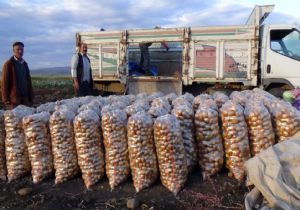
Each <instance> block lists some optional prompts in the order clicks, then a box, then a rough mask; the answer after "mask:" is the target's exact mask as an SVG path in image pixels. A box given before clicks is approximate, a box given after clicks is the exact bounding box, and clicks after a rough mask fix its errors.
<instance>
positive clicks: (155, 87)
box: [127, 76, 182, 95]
mask: <svg viewBox="0 0 300 210" xmlns="http://www.w3.org/2000/svg"><path fill="white" fill-rule="evenodd" d="M127 85H128V86H127V94H138V93H142V92H146V93H153V92H157V91H161V92H163V93H164V94H168V93H176V94H177V95H181V92H182V80H181V79H179V78H175V77H149V76H147V77H129V79H128V84H127Z"/></svg>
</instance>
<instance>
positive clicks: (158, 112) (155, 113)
mask: <svg viewBox="0 0 300 210" xmlns="http://www.w3.org/2000/svg"><path fill="white" fill-rule="evenodd" d="M148 114H150V115H151V116H152V117H153V118H157V117H160V116H163V115H166V114H168V111H167V110H166V109H165V108H163V107H157V106H151V108H150V109H149V110H148Z"/></svg>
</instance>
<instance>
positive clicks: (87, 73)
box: [71, 43, 93, 96]
mask: <svg viewBox="0 0 300 210" xmlns="http://www.w3.org/2000/svg"><path fill="white" fill-rule="evenodd" d="M79 47H80V52H79V53H77V54H74V55H73V57H72V61H71V74H72V78H73V82H74V89H75V92H76V95H77V96H87V95H92V92H93V77H92V69H91V64H90V59H89V57H88V56H87V50H88V48H87V45H86V44H84V43H81V44H80V45H79Z"/></svg>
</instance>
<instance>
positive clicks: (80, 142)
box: [74, 109, 105, 189]
mask: <svg viewBox="0 0 300 210" xmlns="http://www.w3.org/2000/svg"><path fill="white" fill-rule="evenodd" d="M100 126H101V123H100V118H99V116H98V114H97V113H96V112H94V111H93V110H88V109H87V110H84V111H82V112H80V113H79V114H78V115H77V116H76V117H75V119H74V133H75V144H76V150H77V156H78V157H77V158H78V165H79V167H80V169H81V173H82V178H83V181H84V183H85V186H86V187H87V188H88V189H89V188H90V187H91V186H92V185H94V184H95V183H96V182H98V181H99V180H100V179H101V178H102V177H103V176H104V174H105V166H104V165H105V164H104V153H103V149H102V141H101V129H100Z"/></svg>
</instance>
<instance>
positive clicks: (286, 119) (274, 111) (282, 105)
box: [267, 99, 300, 141]
mask: <svg viewBox="0 0 300 210" xmlns="http://www.w3.org/2000/svg"><path fill="white" fill-rule="evenodd" d="M267 107H268V110H269V111H270V113H271V116H272V122H273V126H274V130H275V134H276V137H277V139H278V141H283V140H285V139H287V138H288V137H291V136H294V135H295V134H296V133H297V132H298V131H299V130H300V113H299V111H298V110H297V109H295V107H293V106H292V105H290V104H289V103H286V102H284V101H281V100H277V99H276V100H273V101H271V102H270V103H268V105H267Z"/></svg>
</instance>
